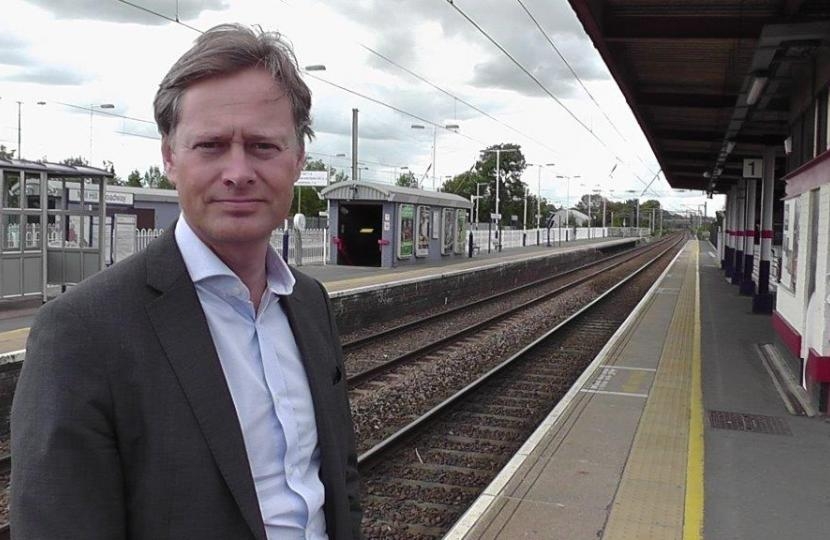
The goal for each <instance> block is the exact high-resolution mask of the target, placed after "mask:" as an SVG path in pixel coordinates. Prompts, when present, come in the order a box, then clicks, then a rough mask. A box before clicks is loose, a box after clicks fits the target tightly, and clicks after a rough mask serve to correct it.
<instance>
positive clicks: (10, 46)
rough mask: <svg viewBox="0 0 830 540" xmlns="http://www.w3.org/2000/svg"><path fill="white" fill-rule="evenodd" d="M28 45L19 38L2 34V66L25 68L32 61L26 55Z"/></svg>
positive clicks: (0, 53)
mask: <svg viewBox="0 0 830 540" xmlns="http://www.w3.org/2000/svg"><path fill="white" fill-rule="evenodd" d="M25 48H26V44H25V43H24V42H23V40H21V39H18V38H17V37H15V36H13V35H10V34H5V33H0V64H5V65H7V66H25V65H26V64H28V63H29V62H30V61H31V57H30V56H29V55H28V54H26V52H25V50H24V49H25Z"/></svg>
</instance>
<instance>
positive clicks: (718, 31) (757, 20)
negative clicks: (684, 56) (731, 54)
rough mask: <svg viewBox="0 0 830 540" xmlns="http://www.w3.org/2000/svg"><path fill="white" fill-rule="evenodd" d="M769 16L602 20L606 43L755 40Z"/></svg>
mask: <svg viewBox="0 0 830 540" xmlns="http://www.w3.org/2000/svg"><path fill="white" fill-rule="evenodd" d="M770 21H771V18H770V17H768V16H758V15H756V16H749V15H744V16H738V15H721V14H718V15H716V16H713V15H711V14H695V15H682V16H678V15H614V14H613V13H611V14H609V15H607V16H606V17H605V20H604V21H603V27H602V30H603V37H604V39H605V41H608V42H613V41H630V40H641V39H668V40H672V41H676V40H679V39H758V35H759V34H760V33H761V28H762V27H763V26H764V24H767V23H769V22H770Z"/></svg>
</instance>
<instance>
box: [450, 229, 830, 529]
mask: <svg viewBox="0 0 830 540" xmlns="http://www.w3.org/2000/svg"><path fill="white" fill-rule="evenodd" d="M711 249H712V248H711V245H710V244H708V243H705V244H704V243H698V242H696V241H692V242H689V243H688V244H687V245H686V247H685V248H684V250H683V252H682V253H681V254H680V255H679V256H678V258H677V259H676V260H675V262H674V263H673V265H672V266H670V267H669V268H668V269H667V271H666V273H665V274H664V276H663V277H662V278H661V280H660V281H659V282H658V283H657V284H656V285H655V287H654V288H653V289H652V291H651V292H650V293H649V294H648V295H647V296H646V297H645V298H644V299H643V301H642V302H641V304H640V306H639V307H638V308H637V310H635V311H634V312H633V313H632V315H631V317H630V318H629V319H628V321H626V324H625V325H624V326H623V327H622V328H621V329H620V330H619V331H618V332H617V334H616V335H615V336H614V338H612V340H611V342H609V344H608V345H606V347H605V348H604V349H603V351H602V352H601V353H600V354H599V355H598V356H597V358H596V360H595V361H594V363H593V364H592V366H591V367H590V368H589V370H588V371H586V373H585V374H583V376H582V378H580V380H579V381H577V383H576V384H575V385H574V387H573V388H572V389H571V391H570V392H569V393H568V395H567V396H566V398H565V399H564V400H563V402H562V403H560V404H559V405H557V406H556V408H554V410H553V411H552V412H551V415H550V416H549V417H548V419H547V420H546V421H545V422H543V424H542V426H540V428H539V429H538V430H537V432H536V433H534V435H533V436H532V437H531V439H530V440H529V441H528V442H527V443H526V444H525V445H524V446H523V447H522V449H520V451H519V452H518V453H517V455H516V456H515V457H514V458H513V460H511V462H510V463H508V465H507V466H506V467H505V469H504V471H503V472H502V474H501V475H500V476H499V477H498V478H497V479H496V480H495V481H494V482H493V483H492V484H491V486H489V487H488V489H487V490H486V491H485V493H484V495H482V496H481V497H480V498H479V499H478V500H477V501H476V503H475V504H474V505H473V507H472V508H471V509H470V510H469V511H468V512H467V513H466V514H465V515H464V516H463V517H462V518H461V520H460V521H459V523H458V524H456V526H455V527H454V528H453V529H452V530H451V531H450V532H449V534H448V535H447V537H446V538H448V539H455V540H458V539H462V538H463V539H465V540H472V539H479V538H483V539H496V538H499V539H502V538H503V539H513V538H525V539H533V538H538V539H558V538H562V539H586V540H587V539H592V540H593V539H596V538H608V539H652V538H653V539H657V538H659V539H672V538H676V539H681V538H682V539H697V538H711V539H717V540H720V539H750V538H751V539H780V538H788V539H790V538H816V537H823V536H825V535H826V534H827V531H828V530H830V489H828V485H830V468H828V467H826V466H825V464H824V462H823V460H824V459H826V457H827V456H828V455H830V423H828V422H827V419H826V418H824V417H816V418H807V417H794V416H789V415H788V413H787V411H786V409H785V407H784V404H783V402H782V400H781V398H780V396H779V395H778V394H777V393H776V390H775V387H774V385H773V382H772V381H771V379H770V376H769V374H768V372H767V371H766V370H765V368H764V367H763V364H762V360H761V358H760V356H759V354H758V352H757V350H756V348H755V347H754V345H756V344H761V343H768V342H770V341H772V336H773V335H774V333H773V331H772V328H771V322H770V317H769V316H762V315H753V314H752V313H751V298H749V297H742V296H739V294H738V290H737V287H733V286H732V285H728V284H727V283H726V282H725V281H724V279H723V275H722V273H721V271H720V269H719V268H717V267H715V264H716V263H717V262H719V261H717V259H716V258H713V257H711V255H710V254H709V253H710V251H711ZM736 415H737V416H736ZM740 415H766V416H767V417H768V418H769V419H770V420H769V423H770V424H771V425H773V426H783V428H784V429H783V430H781V431H782V432H783V433H784V434H780V433H779V434H774V433H772V432H773V431H775V430H770V433H763V432H759V431H755V432H747V431H739V430H737V429H736V428H738V427H740V425H743V424H741V423H740V422H738V421H737V420H736V419H740V418H744V417H743V416H740ZM749 417H750V416H747V418H749ZM724 419H726V422H724V421H723V420H724ZM760 425H764V424H763V421H762V422H761V424H760Z"/></svg>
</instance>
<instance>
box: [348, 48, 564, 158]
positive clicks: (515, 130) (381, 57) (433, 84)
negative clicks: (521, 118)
mask: <svg viewBox="0 0 830 540" xmlns="http://www.w3.org/2000/svg"><path fill="white" fill-rule="evenodd" d="M358 45H360V46H361V47H363V48H364V49H366V50H367V51H369V52H370V53H372V54H374V55H375V56H377V57H378V58H380V59H382V60H384V61H386V62H388V63H390V64H392V65H393V66H395V67H397V68H398V69H400V70H402V71H404V72H406V73H408V74H409V75H411V76H413V77H415V78H416V79H418V80H419V81H421V82H423V83H425V84H428V85H429V86H431V87H433V88H435V89H436V90H438V91H439V92H441V93H443V94H445V95H447V96H448V97H451V98H453V99H454V100H456V101H460V102H461V103H463V104H464V105H466V106H467V107H469V108H471V109H472V110H474V111H476V112H477V113H479V114H481V115H483V116H485V117H487V118H489V119H490V120H493V121H494V122H496V123H498V124H500V125H501V126H503V127H506V128H507V129H509V130H511V131H513V132H514V133H517V134H518V135H521V136H522V137H525V138H526V139H528V140H530V141H533V142H534V143H536V144H538V145H539V146H541V147H542V148H545V149H547V150H550V151H551V152H553V153H554V155H556V154H557V151H556V150H555V149H554V148H553V147H551V146H548V145H547V144H545V143H543V142H542V141H540V140H538V139H536V138H535V137H532V136H530V135H528V134H527V133H524V132H523V131H521V130H519V129H517V128H515V127H513V126H511V125H510V124H507V123H506V122H503V121H502V120H499V119H498V118H496V117H495V116H493V115H491V114H490V113H488V112H487V111H485V110H483V109H481V108H479V107H477V106H475V105H473V104H472V103H470V102H468V101H466V100H465V99H463V98H460V97H458V96H456V95H455V94H453V93H452V92H450V91H449V90H446V89H444V88H441V87H440V86H438V85H437V84H435V83H433V82H432V81H430V80H429V79H427V78H426V77H424V76H422V75H419V74H418V73H415V72H414V71H412V70H411V69H409V68H407V67H405V66H402V65H401V64H399V63H397V62H395V61H394V60H392V59H391V58H389V57H387V56H385V55H383V54H381V53H379V52H378V51H376V50H374V49H372V48H371V47H368V46H367V45H364V44H362V43H358Z"/></svg>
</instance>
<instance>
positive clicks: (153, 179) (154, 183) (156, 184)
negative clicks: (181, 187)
mask: <svg viewBox="0 0 830 540" xmlns="http://www.w3.org/2000/svg"><path fill="white" fill-rule="evenodd" d="M142 184H143V185H144V187H149V188H156V189H175V186H174V185H173V183H172V182H170V179H169V178H167V175H166V174H164V173H162V172H161V169H159V168H158V166H157V165H152V166H150V168H149V169H147V172H145V173H144V178H143V179H142Z"/></svg>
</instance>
